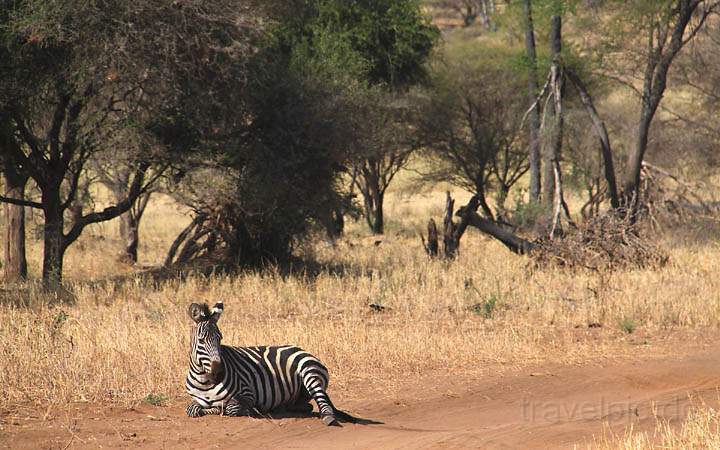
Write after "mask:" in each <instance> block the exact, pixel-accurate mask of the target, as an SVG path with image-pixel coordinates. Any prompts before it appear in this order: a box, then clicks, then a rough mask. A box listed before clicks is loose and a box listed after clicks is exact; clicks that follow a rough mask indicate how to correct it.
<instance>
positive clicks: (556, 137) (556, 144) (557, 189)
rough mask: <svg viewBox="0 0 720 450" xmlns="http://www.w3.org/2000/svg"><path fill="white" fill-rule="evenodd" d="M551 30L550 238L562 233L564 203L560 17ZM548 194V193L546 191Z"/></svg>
mask: <svg viewBox="0 0 720 450" xmlns="http://www.w3.org/2000/svg"><path fill="white" fill-rule="evenodd" d="M551 22H552V28H551V32H550V45H551V50H552V57H553V59H552V65H551V67H550V71H551V76H550V86H551V90H552V98H553V101H552V105H553V106H552V112H553V114H554V119H553V126H552V129H551V133H552V138H551V142H550V145H549V146H548V149H549V150H550V151H549V152H548V162H549V164H548V166H546V167H547V168H548V169H550V170H551V171H552V172H551V180H552V181H553V198H554V202H553V203H549V204H553V205H554V207H553V212H552V215H553V216H552V221H551V223H552V225H551V228H550V237H551V238H552V237H553V235H554V234H555V232H556V231H558V232H562V230H561V229H560V214H561V212H562V206H563V203H564V202H565V199H564V198H563V190H562V176H561V172H560V154H561V152H562V141H563V131H564V129H563V128H564V118H563V110H562V96H563V74H562V65H561V63H560V58H561V55H560V53H561V52H562V18H561V17H560V16H552V18H551ZM546 192H548V193H549V192H550V191H546Z"/></svg>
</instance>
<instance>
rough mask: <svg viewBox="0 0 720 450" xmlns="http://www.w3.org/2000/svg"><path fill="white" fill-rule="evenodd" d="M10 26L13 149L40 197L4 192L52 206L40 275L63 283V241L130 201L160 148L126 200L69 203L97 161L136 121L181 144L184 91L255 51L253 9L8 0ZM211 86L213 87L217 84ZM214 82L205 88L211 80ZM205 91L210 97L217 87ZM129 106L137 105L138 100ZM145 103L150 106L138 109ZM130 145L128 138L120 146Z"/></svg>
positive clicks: (46, 208) (147, 133) (146, 132)
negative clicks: (88, 206) (80, 207)
mask: <svg viewBox="0 0 720 450" xmlns="http://www.w3.org/2000/svg"><path fill="white" fill-rule="evenodd" d="M11 3H12V4H11V5H9V6H11V8H10V11H11V12H10V14H9V15H8V17H9V19H8V23H7V25H6V26H5V27H4V28H3V33H4V35H3V45H4V48H3V53H5V54H6V55H7V56H8V63H7V64H6V65H4V66H3V68H4V69H3V70H4V72H3V77H4V78H7V79H9V80H10V84H11V85H12V86H13V87H15V89H14V91H12V92H11V94H12V95H9V96H7V97H6V98H5V101H6V104H7V111H8V117H9V126H10V128H11V129H12V130H13V134H14V135H15V136H16V138H17V139H18V141H19V142H21V144H22V145H18V146H10V147H6V150H7V152H6V154H5V155H4V157H5V158H6V159H7V160H9V161H10V163H11V164H12V165H13V167H15V168H16V169H18V170H20V171H22V172H23V173H24V174H26V175H27V176H29V177H30V178H32V179H33V181H34V182H35V183H36V184H37V186H38V188H39V189H40V191H41V194H42V195H41V201H39V202H34V201H28V200H22V199H18V198H12V197H5V196H3V197H2V198H0V200H2V201H3V202H6V203H12V204H16V205H21V206H29V207H33V208H38V209H41V210H42V211H43V214H44V219H45V225H44V252H43V280H44V281H45V283H46V284H47V285H50V286H57V285H58V284H59V283H60V280H61V277H62V264H63V256H64V254H65V251H66V249H67V248H68V247H69V246H70V245H71V244H72V243H73V242H74V241H75V240H76V239H77V238H78V237H79V236H80V234H81V233H82V231H83V230H84V228H85V227H86V226H87V225H89V224H92V223H97V222H101V221H105V220H110V219H112V218H115V217H117V216H118V215H120V214H122V213H124V212H125V211H127V210H129V209H130V208H131V206H132V205H133V203H134V201H135V200H136V199H137V198H138V197H139V196H140V195H141V194H142V193H143V192H145V191H146V190H147V188H148V186H149V185H150V184H152V182H153V181H154V179H155V178H156V177H157V176H158V175H157V173H156V174H155V176H153V177H152V178H151V179H149V180H148V179H146V174H147V171H148V169H149V168H150V167H151V166H152V165H153V164H154V163H155V160H156V156H157V155H154V154H143V155H139V156H140V157H139V158H137V160H135V161H134V162H133V171H132V177H131V178H132V181H131V182H130V183H129V188H128V190H127V192H126V195H125V197H124V198H123V199H122V200H121V201H119V202H117V204H115V205H112V206H110V207H107V208H105V209H103V210H101V211H91V212H87V213H85V212H80V213H78V211H77V210H76V211H75V214H73V216H72V218H71V221H70V223H69V224H67V223H66V222H67V218H66V211H68V210H69V208H70V207H71V205H73V203H75V202H76V197H77V194H78V190H79V189H78V188H79V187H80V186H81V185H82V178H83V176H84V175H85V173H86V170H85V169H86V165H87V162H88V161H89V160H90V158H92V157H93V155H95V154H96V153H97V152H99V151H101V150H102V149H103V148H104V147H105V146H116V145H119V144H120V143H118V142H114V141H113V140H112V136H115V135H117V133H118V132H119V131H120V130H133V131H134V132H135V133H137V134H138V135H139V136H142V137H143V138H150V139H151V141H153V142H154V140H155V139H154V138H153V136H154V137H155V138H157V139H158V140H160V142H161V143H163V144H166V147H172V144H173V141H172V140H173V139H178V138H182V137H183V136H182V134H179V136H170V134H169V133H167V131H168V130H169V129H174V130H175V131H177V127H172V126H168V125H166V124H177V122H179V121H180V120H181V119H182V118H178V117H177V114H175V111H176V110H177V107H176V105H177V103H178V101H180V100H181V99H180V98H179V96H178V92H185V93H187V92H190V91H192V89H193V87H195V88H197V87H198V86H200V85H203V82H199V81H198V80H199V79H201V78H203V79H204V80H203V81H204V82H207V78H205V77H207V76H208V72H210V71H211V69H212V68H213V67H217V66H223V67H226V66H229V67H233V65H232V64H229V63H228V62H227V61H228V60H231V61H232V57H235V56H236V55H239V54H243V53H244V52H246V51H248V39H247V36H248V34H249V33H248V31H247V29H248V28H251V27H250V25H248V20H247V18H246V14H247V8H243V7H241V5H239V4H237V2H233V1H230V0H228V1H226V2H224V3H223V2H221V3H216V4H214V5H213V7H212V9H210V8H209V7H207V6H206V5H204V2H200V1H197V2H192V1H190V2H182V3H179V2H176V3H173V4H168V3H166V2H162V1H149V2H143V3H141V4H138V3H136V2H130V1H124V0H117V1H113V2H106V3H102V4H96V3H87V2H82V1H79V0H78V1H59V0H58V1H54V0H51V1H45V0H27V1H18V2H11ZM209 85H210V86H212V85H211V84H209ZM204 87H206V86H204ZM206 97H211V95H208V96H206ZM128 105H133V107H132V108H130V107H128ZM138 105H142V107H143V108H142V109H143V110H144V111H154V112H155V113H153V114H144V115H138V114H134V113H135V112H136V111H137V110H138ZM120 145H121V144H120Z"/></svg>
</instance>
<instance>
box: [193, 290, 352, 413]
mask: <svg viewBox="0 0 720 450" xmlns="http://www.w3.org/2000/svg"><path fill="white" fill-rule="evenodd" d="M222 312H223V303H222V302H218V303H216V304H215V305H214V306H213V308H212V309H210V308H209V307H208V305H207V304H205V303H203V304H198V303H191V304H190V306H189V307H188V315H189V316H190V318H191V319H192V320H193V321H194V322H195V325H194V326H193V332H192V337H191V345H190V368H189V370H188V373H187V377H186V379H185V389H186V391H187V393H188V394H189V395H190V397H192V403H190V405H188V407H187V415H188V416H189V417H201V416H205V415H208V414H218V415H225V416H245V415H250V414H251V413H252V412H258V413H261V414H262V413H267V412H269V411H272V410H277V409H279V408H284V409H285V410H287V411H292V412H304V413H310V412H312V405H311V404H310V400H311V399H312V400H314V401H315V403H316V404H317V406H318V409H319V410H320V418H321V419H322V422H323V423H324V424H325V425H328V426H330V425H336V426H339V423H338V420H337V419H338V418H340V419H342V420H344V421H348V422H353V423H358V422H359V421H360V420H361V419H357V418H356V417H353V416H351V415H349V414H347V413H345V412H343V411H340V410H338V409H336V408H335V407H334V406H333V404H332V401H330V397H329V396H328V394H327V392H326V389H327V386H328V370H327V368H326V367H325V366H324V365H323V363H321V362H320V360H318V359H317V358H316V357H314V356H313V355H311V354H310V353H308V352H306V351H305V350H303V349H301V348H299V347H294V346H267V347H231V346H227V345H220V341H221V340H222V333H221V332H220V329H219V328H218V325H217V322H218V319H220V315H221V314H222Z"/></svg>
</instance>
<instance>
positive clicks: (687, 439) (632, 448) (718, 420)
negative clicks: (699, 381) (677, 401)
mask: <svg viewBox="0 0 720 450" xmlns="http://www.w3.org/2000/svg"><path fill="white" fill-rule="evenodd" d="M593 447H594V448H596V449H624V450H653V449H668V448H677V449H688V450H695V449H697V450H704V449H711V448H715V449H716V448H720V413H718V411H716V410H715V409H713V408H709V407H707V406H698V407H695V408H693V409H692V410H691V411H690V412H689V414H688V417H687V419H685V421H684V422H683V423H682V424H681V425H679V426H672V424H670V423H668V422H666V421H659V422H658V423H657V426H656V428H655V431H654V432H653V433H647V432H636V431H634V430H633V429H632V428H631V429H630V430H628V431H627V432H626V433H625V435H624V436H613V435H609V436H606V437H604V438H603V439H601V440H600V441H598V442H596V444H595V445H594V446H593Z"/></svg>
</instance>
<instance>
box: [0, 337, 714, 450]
mask: <svg viewBox="0 0 720 450" xmlns="http://www.w3.org/2000/svg"><path fill="white" fill-rule="evenodd" d="M719 385H720V348H714V349H713V348H710V349H705V350H702V351H695V352H694V353H693V354H691V355H689V356H683V357H680V358H667V357H664V358H655V359H652V358H650V359H643V360H639V361H628V360H624V361H616V362H612V363H604V364H603V363H598V362H596V363H590V364H588V365H584V366H582V367H550V366H547V367H539V368H533V369H524V370H519V371H517V372H515V373H505V374H503V375H488V376H483V377H482V378H480V379H473V380H468V379H463V377H462V376H458V377H457V378H454V379H453V378H450V377H448V378H445V377H442V378H438V379H428V380H425V381H423V382H422V383H419V384H418V383H411V385H409V386H408V387H407V389H406V390H404V392H405V393H406V394H407V395H405V394H403V395H400V396H397V397H396V398H392V399H382V400H375V401H373V400H369V401H368V400H366V401H363V402H361V401H360V400H359V399H358V400H352V399H349V400H348V399H344V400H341V399H336V403H338V404H340V405H342V406H344V407H346V408H347V409H348V410H350V411H351V412H353V413H354V414H357V415H359V416H362V417H365V418H369V419H374V420H377V421H381V422H383V424H381V425H353V424H345V425H344V426H343V427H342V428H330V429H328V428H325V427H324V426H323V425H322V424H321V423H320V421H319V420H318V419H317V418H279V419H278V418H276V419H273V420H270V419H253V418H229V417H205V418H202V419H194V420H192V419H188V418H187V417H185V414H184V403H180V402H175V403H173V404H172V405H171V406H168V407H153V406H149V405H143V406H141V407H139V408H137V409H135V410H126V409H121V408H106V409H103V408H100V407H98V406H91V405H83V406H78V407H71V408H69V409H68V410H67V411H65V412H57V413H53V414H52V416H51V417H50V418H48V417H47V416H46V414H47V413H46V412H45V411H35V412H32V413H30V414H26V416H25V417H23V416H22V414H15V415H8V416H5V417H3V423H2V429H0V447H8V448H61V449H64V448H101V447H102V448H119V447H126V448H127V447H131V448H153V449H155V448H158V449H160V448H168V449H170V448H173V449H174V448H407V449H414V448H427V447H441V448H467V447H472V448H572V446H573V445H574V444H577V445H578V446H579V447H581V448H584V447H586V445H587V444H590V443H592V440H593V436H599V435H601V434H602V433H603V429H604V426H605V430H607V427H606V425H604V424H607V425H609V427H610V429H612V430H613V431H614V432H616V433H622V432H623V430H624V429H625V427H626V426H628V425H630V424H633V425H634V427H635V428H636V429H638V428H639V429H648V430H650V429H652V428H653V427H654V426H655V424H656V420H657V419H656V416H659V417H661V418H663V419H667V420H671V421H679V420H681V419H682V418H684V416H685V415H686V414H687V411H688V408H689V407H690V406H691V405H692V404H693V403H695V404H698V403H699V402H700V401H704V402H705V403H707V404H709V405H713V406H715V405H717V404H718V400H719V399H720V394H719V392H718V390H717V389H718V386H719ZM28 415H29V416H31V417H27V416H28ZM44 416H45V417H44ZM43 419H45V420H43Z"/></svg>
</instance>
